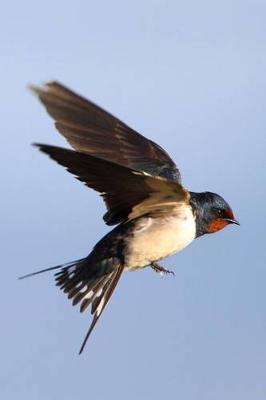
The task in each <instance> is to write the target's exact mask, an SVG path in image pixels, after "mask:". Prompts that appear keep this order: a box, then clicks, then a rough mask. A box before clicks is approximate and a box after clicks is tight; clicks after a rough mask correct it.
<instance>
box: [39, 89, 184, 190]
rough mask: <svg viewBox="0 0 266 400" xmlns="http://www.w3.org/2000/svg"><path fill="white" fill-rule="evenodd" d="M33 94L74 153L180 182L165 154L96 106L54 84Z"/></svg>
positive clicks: (174, 166)
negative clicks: (75, 151) (91, 156)
mask: <svg viewBox="0 0 266 400" xmlns="http://www.w3.org/2000/svg"><path fill="white" fill-rule="evenodd" d="M32 90H33V91H34V92H35V93H36V94H37V95H38V97H39V99H40V100H41V102H42V103H43V104H44V106H45V107H46V109H47V111H48V113H49V114H50V115H51V117H52V118H54V119H55V121H56V122H55V125H56V128H57V129H58V130H59V132H60V133H61V134H62V135H63V136H64V137H65V138H66V139H67V141H68V142H69V143H70V145H71V146H72V147H73V148H74V149H76V150H78V151H80V152H83V153H87V154H91V155H95V156H96V157H99V158H104V159H106V160H109V161H112V162H115V163H118V164H121V165H124V166H128V167H131V168H134V169H138V170H141V171H145V172H148V173H150V174H151V175H158V176H162V177H165V178H168V179H170V180H174V181H176V182H179V183H180V182H181V176H180V172H179V170H178V169H177V167H176V165H175V163H174V162H173V160H172V159H171V158H170V157H169V155H168V154H167V153H166V151H164V150H163V149H162V148H161V147H160V146H159V145H157V144H156V143H154V142H152V141H151V140H148V139H147V138H145V137H144V136H142V135H141V134H139V133H138V132H136V131H134V130H133V129H131V128H130V127H128V126H127V125H126V124H124V123H123V122H122V121H120V120H119V119H117V118H116V117H114V116H113V115H111V114H109V113H108V112H106V111H105V110H103V109H102V108H100V107H99V106H97V105H96V104H94V103H92V102H91V101H89V100H86V99H85V98H83V97H81V96H79V95H77V94H76V93H74V92H72V91H71V90H69V89H67V88H66V87H64V86H62V85H61V84H59V83H57V82H50V83H47V84H46V85H45V86H44V87H43V88H41V87H35V86H33V87H32Z"/></svg>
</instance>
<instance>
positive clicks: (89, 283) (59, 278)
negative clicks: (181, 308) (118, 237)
mask: <svg viewBox="0 0 266 400" xmlns="http://www.w3.org/2000/svg"><path fill="white" fill-rule="evenodd" d="M56 269H60V271H58V272H56V273H55V280H56V285H57V286H59V288H60V289H61V290H63V292H64V293H67V295H68V298H69V299H72V304H73V305H76V304H78V303H80V312H83V311H84V310H86V308H87V307H89V306H91V314H92V315H93V319H92V322H91V325H90V327H89V330H88V332H87V334H86V336H85V339H84V340H83V342H82V345H81V348H80V351H79V354H81V353H82V351H83V349H84V347H85V345H86V342H87V340H88V338H89V336H90V334H91V332H92V330H93V328H94V326H95V325H96V322H97V321H98V319H99V317H100V316H101V314H102V312H103V310H104V308H105V306H106V304H107V303H108V301H109V299H110V297H111V295H112V293H113V291H114V289H115V287H116V285H117V282H118V280H119V278H120V276H121V274H122V272H123V269H124V267H123V265H122V264H121V263H120V262H119V260H118V259H117V258H115V257H111V258H108V259H104V260H101V261H98V262H97V263H91V262H90V258H89V257H87V258H81V259H79V260H76V261H72V262H70V263H67V264H62V265H57V266H55V267H51V268H46V269H42V270H40V271H37V272H32V273H30V274H27V275H24V276H21V277H20V278H19V279H24V278H28V277H30V276H34V275H38V274H41V273H43V272H48V271H53V270H56Z"/></svg>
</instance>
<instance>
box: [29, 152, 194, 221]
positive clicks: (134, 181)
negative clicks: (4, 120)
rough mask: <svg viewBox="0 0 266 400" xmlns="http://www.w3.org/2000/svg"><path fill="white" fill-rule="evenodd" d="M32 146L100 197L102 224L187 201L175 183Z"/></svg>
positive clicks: (91, 158) (75, 154) (86, 157)
mask: <svg viewBox="0 0 266 400" xmlns="http://www.w3.org/2000/svg"><path fill="white" fill-rule="evenodd" d="M36 146H38V147H39V149H40V150H41V151H43V152H44V153H46V154H48V155H49V156H50V157H51V158H52V159H53V160H55V161H57V162H58V163H59V164H61V165H63V166H64V167H66V168H67V170H68V171H69V172H71V173H72V174H74V175H76V176H77V178H78V179H79V180H80V181H82V182H84V183H85V184H86V185H87V186H89V187H91V188H92V189H94V190H97V191H98V192H99V193H100V194H101V196H102V197H103V198H104V201H105V203H106V206H107V209H108V213H107V214H106V216H105V221H106V223H107V224H109V225H112V224H117V223H119V222H122V221H125V220H126V219H133V218H136V217H138V216H140V215H143V214H145V213H148V212H152V211H155V210H157V209H160V208H161V209H162V210H163V209H167V207H169V206H172V205H174V204H176V203H177V202H180V201H188V198H189V193H188V192H187V191H186V190H185V189H184V188H183V187H182V186H181V185H180V184H178V183H176V182H172V181H168V180H166V179H164V178H160V177H154V176H150V175H147V174H144V173H142V172H139V171H135V170H133V169H130V168H127V167H124V166H122V165H118V164H115V163H113V162H110V161H107V160H103V159H100V158H97V157H94V156H91V155H88V154H84V153H79V152H77V151H73V150H68V149H63V148H61V147H56V146H50V145H44V144H37V145H36Z"/></svg>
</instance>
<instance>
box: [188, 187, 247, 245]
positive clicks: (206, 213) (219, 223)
mask: <svg viewBox="0 0 266 400" xmlns="http://www.w3.org/2000/svg"><path fill="white" fill-rule="evenodd" d="M190 196H191V199H190V204H191V206H192V208H193V211H194V213H195V216H196V237H199V236H202V235H204V234H205V233H214V232H217V231H219V230H221V229H223V228H224V227H226V226H227V225H228V224H238V225H239V223H238V222H237V221H236V220H235V218H234V214H233V211H232V209H231V207H230V206H229V204H228V203H227V202H226V201H225V200H224V199H223V198H222V197H221V196H219V195H218V194H216V193H211V192H203V193H194V192H190Z"/></svg>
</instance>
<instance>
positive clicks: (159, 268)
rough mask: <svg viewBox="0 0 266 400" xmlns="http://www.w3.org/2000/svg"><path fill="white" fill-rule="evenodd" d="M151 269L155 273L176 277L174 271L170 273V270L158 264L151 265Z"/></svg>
mask: <svg viewBox="0 0 266 400" xmlns="http://www.w3.org/2000/svg"><path fill="white" fill-rule="evenodd" d="M150 266H151V268H152V269H153V270H154V271H155V272H158V273H160V275H162V276H163V275H166V274H171V275H173V276H174V275H175V273H174V271H170V270H169V269H166V268H164V267H162V266H161V265H159V264H157V263H156V262H152V263H151V264H150Z"/></svg>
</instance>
